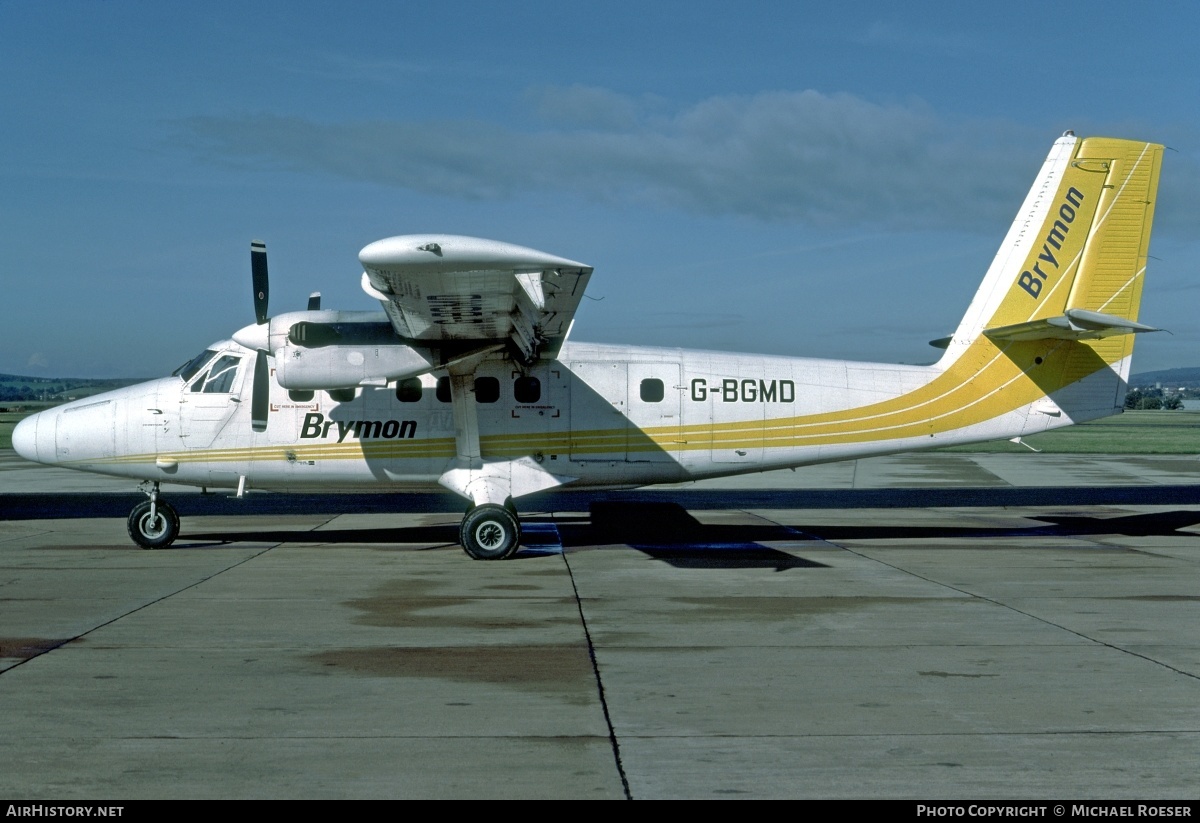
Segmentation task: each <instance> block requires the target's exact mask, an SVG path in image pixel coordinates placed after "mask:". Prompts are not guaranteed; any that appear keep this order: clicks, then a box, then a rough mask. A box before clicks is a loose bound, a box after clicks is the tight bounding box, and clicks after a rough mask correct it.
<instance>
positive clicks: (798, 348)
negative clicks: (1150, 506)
mask: <svg viewBox="0 0 1200 823" xmlns="http://www.w3.org/2000/svg"><path fill="white" fill-rule="evenodd" d="M1197 31H1200V4H1196V3H1191V2H1187V3H1182V2H1181V3H1154V4H1145V7H1143V5H1142V4H1137V5H1135V4H1129V3H1119V4H1118V3H1103V2H1093V3H1059V4H1047V3H1021V2H1017V3H1005V4H980V3H904V4H896V3H842V4H836V7H834V4H820V5H818V4H812V5H811V6H810V5H808V4H802V3H795V2H788V3H755V2H741V3H705V2H689V3H651V4H645V3H644V2H642V3H622V2H604V3H596V4H585V3H561V2H559V3H550V2H547V3H520V2H515V3H506V4H496V3H464V2H441V3H436V4H435V3H422V4H402V3H374V2H343V3H339V4H332V3H316V2H286V3H283V2H280V3H247V2H239V3H232V2H206V3H203V4H198V3H197V4H180V3H161V2H126V0H108V1H107V2H99V1H93V2H33V0H0V77H3V78H4V82H3V83H0V285H2V286H3V296H2V299H0V307H2V308H0V321H2V322H0V372H9V373H19V374H43V375H47V376H95V377H101V376H154V375H158V374H164V373H167V372H169V371H170V370H171V369H173V368H174V367H175V366H177V365H178V364H179V363H181V362H183V361H184V360H186V359H188V357H190V356H191V355H192V354H194V353H195V352H196V351H198V350H200V349H201V348H202V347H203V346H204V345H206V344H207V343H209V342H211V341H213V340H216V339H220V338H224V337H228V336H229V335H230V334H231V333H232V332H233V331H235V330H236V329H238V328H240V327H241V326H243V325H246V324H247V323H249V322H251V321H252V320H253V310H252V307H251V299H250V282H249V281H250V278H249V243H250V241H251V240H252V239H262V240H264V241H266V243H267V246H268V250H269V254H270V268H271V284H272V289H271V309H272V311H273V312H274V313H278V312H282V311H287V310H291V309H299V308H303V307H304V303H305V300H306V297H307V295H308V293H309V292H310V291H313V290H320V291H321V292H323V294H324V303H325V306H326V307H329V308H345V309H354V310H372V309H376V308H378V303H376V302H375V301H373V300H372V299H371V298H369V297H367V296H366V295H365V294H363V293H362V291H361V290H360V288H359V277H360V273H361V270H360V268H359V266H358V262H357V254H358V251H359V249H361V248H362V247H363V246H365V245H366V244H368V243H370V242H372V241H374V240H377V239H380V238H382V237H387V236H390V235H396V234H408V233H415V232H446V233H452V234H470V235H477V236H481V237H488V238H494V239H498V240H505V241H508V242H513V243H518V244H521V245H525V246H532V247H534V248H538V249H542V250H544V251H547V252H550V253H553V254H557V255H561V256H564V257H568V258H571V259H575V260H581V261H584V262H586V263H588V264H590V265H592V266H594V267H595V269H596V272H595V275H594V276H593V278H592V281H591V285H590V286H589V291H588V294H589V296H590V297H591V298H592V299H591V300H586V301H585V303H584V305H583V306H582V308H581V310H580V313H579V315H578V317H577V320H576V324H575V329H574V332H573V334H574V336H575V337H577V338H578V339H582V340H589V341H596V342H628V343H635V344H645V345H667V346H685V347H695V348H715V349H725V350H734V351H748V352H765V353H772V354H791V355H800V356H819V357H839V358H851V359H861V360H882V361H894V362H910V363H915V362H928V361H930V360H932V359H934V356H935V355H936V352H935V350H933V349H931V348H930V347H929V346H928V345H927V341H928V340H930V339H932V338H935V337H941V336H943V335H945V334H949V333H950V332H951V331H952V330H953V328H954V326H955V325H956V324H957V322H958V319H959V318H960V316H961V315H962V313H963V312H964V311H965V309H966V306H967V303H968V302H969V301H970V298H971V296H972V295H973V294H974V291H975V288H976V286H977V285H978V283H979V281H980V279H981V278H982V276H983V273H984V271H985V270H986V268H987V266H988V264H989V263H990V261H991V258H992V255H993V254H994V253H995V250H996V247H997V246H998V244H999V242H1000V239H1001V238H1002V237H1003V235H1004V233H1005V231H1006V230H1007V228H1008V224H1009V223H1010V221H1011V220H1012V217H1013V215H1014V213H1015V211H1016V209H1017V206H1018V205H1019V204H1020V202H1021V200H1022V198H1023V197H1024V194H1025V192H1026V191H1027V190H1028V188H1029V185H1030V184H1031V182H1032V180H1033V176H1034V174H1035V173H1036V171H1037V169H1038V167H1039V165H1040V163H1041V161H1042V159H1043V158H1044V156H1045V154H1046V151H1047V150H1048V149H1049V147H1050V144H1051V143H1052V142H1053V140H1054V138H1055V137H1057V136H1058V135H1059V134H1060V133H1062V132H1063V131H1064V130H1065V129H1074V130H1075V131H1076V132H1077V133H1079V134H1085V135H1086V134H1105V135H1110V136H1117V137H1132V138H1138V139H1146V140H1153V141H1157V142H1161V143H1165V144H1166V145H1167V146H1169V147H1170V148H1171V149H1172V151H1168V153H1167V156H1166V159H1165V161H1164V171H1163V183H1162V187H1161V189H1160V193H1159V194H1160V197H1159V203H1158V206H1157V220H1156V223H1155V231H1154V240H1153V243H1152V245H1151V254H1152V255H1153V257H1154V259H1153V260H1152V261H1151V267H1150V272H1149V279H1148V281H1147V286H1146V292H1145V296H1144V300H1143V305H1142V317H1141V319H1142V320H1143V322H1147V323H1150V324H1152V325H1157V326H1162V327H1165V328H1167V329H1170V330H1171V331H1172V332H1173V334H1171V335H1166V334H1158V335H1148V336H1145V337H1143V338H1141V339H1140V340H1139V343H1138V349H1137V351H1136V353H1135V357H1134V371H1135V372H1137V371H1147V370H1151V369H1158V368H1170V367H1174V366H1195V365H1200V350H1198V348H1197V343H1198V341H1200V323H1198V322H1197V320H1196V317H1197V311H1196V307H1197V304H1198V299H1197V298H1200V275H1198V272H1200V238H1198V236H1197V226H1200V105H1198V104H1200V56H1198V54H1197V52H1198V50H1197V48H1196V45H1195V34H1196V32H1197Z"/></svg>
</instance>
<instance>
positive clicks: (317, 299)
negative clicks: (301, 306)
mask: <svg viewBox="0 0 1200 823" xmlns="http://www.w3.org/2000/svg"><path fill="white" fill-rule="evenodd" d="M308 310H309V311H320V310H321V293H320V292H319V291H315V292H313V293H312V294H310V295H309V296H308Z"/></svg>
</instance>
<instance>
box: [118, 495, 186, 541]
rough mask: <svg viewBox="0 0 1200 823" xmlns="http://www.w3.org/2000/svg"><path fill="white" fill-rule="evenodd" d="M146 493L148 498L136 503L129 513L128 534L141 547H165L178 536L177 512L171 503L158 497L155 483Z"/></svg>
mask: <svg viewBox="0 0 1200 823" xmlns="http://www.w3.org/2000/svg"><path fill="white" fill-rule="evenodd" d="M143 490H144V489H143ZM146 494H147V495H148V496H149V497H150V499H149V500H146V501H144V502H141V503H138V504H137V505H136V506H134V507H133V511H131V512H130V513H129V536H130V537H131V538H133V542H134V543H137V544H138V545H139V546H141V547H142V548H143V549H165V548H166V547H167V546H169V545H171V544H172V543H173V542H175V538H176V537H178V536H179V514H178V513H176V511H175V509H174V508H173V507H172V506H171V504H169V503H167V502H166V501H165V500H159V499H158V484H157V483H155V484H154V486H153V489H152V490H151V491H148V492H146Z"/></svg>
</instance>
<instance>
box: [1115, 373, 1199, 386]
mask: <svg viewBox="0 0 1200 823" xmlns="http://www.w3.org/2000/svg"><path fill="white" fill-rule="evenodd" d="M1158 383H1161V384H1162V386H1163V388H1171V389H1179V388H1184V387H1187V388H1189V389H1195V388H1200V368H1185V369H1162V370H1160V371H1144V372H1141V373H1140V374H1135V375H1132V376H1130V378H1129V385H1131V386H1133V387H1134V388H1138V389H1141V388H1152V387H1154V386H1155V385H1156V384H1158Z"/></svg>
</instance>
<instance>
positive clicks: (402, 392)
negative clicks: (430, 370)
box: [396, 377, 421, 403]
mask: <svg viewBox="0 0 1200 823" xmlns="http://www.w3.org/2000/svg"><path fill="white" fill-rule="evenodd" d="M396 399H397V400H399V401H400V402H401V403H420V402H421V378H419V377H409V378H407V379H405V380H401V381H399V382H398V383H396Z"/></svg>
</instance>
